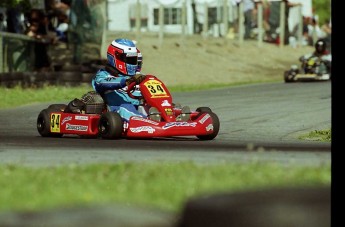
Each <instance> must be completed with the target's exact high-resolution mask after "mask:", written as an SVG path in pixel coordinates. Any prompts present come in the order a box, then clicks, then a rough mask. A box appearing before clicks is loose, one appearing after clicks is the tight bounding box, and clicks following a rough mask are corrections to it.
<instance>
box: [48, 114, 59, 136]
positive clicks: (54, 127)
mask: <svg viewBox="0 0 345 227" xmlns="http://www.w3.org/2000/svg"><path fill="white" fill-rule="evenodd" d="M60 121H61V114H54V113H53V114H51V115H50V131H51V132H60Z"/></svg>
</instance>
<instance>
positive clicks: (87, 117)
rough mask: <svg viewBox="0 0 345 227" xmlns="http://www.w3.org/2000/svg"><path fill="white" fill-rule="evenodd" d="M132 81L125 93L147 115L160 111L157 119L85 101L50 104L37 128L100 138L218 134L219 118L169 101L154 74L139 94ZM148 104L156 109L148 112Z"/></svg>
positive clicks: (56, 134) (54, 133)
mask: <svg viewBox="0 0 345 227" xmlns="http://www.w3.org/2000/svg"><path fill="white" fill-rule="evenodd" d="M135 85H136V84H135V83H131V84H130V85H129V86H128V89H127V93H128V94H129V95H130V96H131V97H132V98H137V99H140V102H141V104H140V105H139V108H138V110H139V111H140V112H142V113H144V114H147V115H148V116H149V115H150V114H151V115H152V114H154V115H159V118H160V119H157V120H153V119H155V118H148V117H147V118H143V117H135V116H133V117H131V118H130V120H129V122H126V121H123V120H122V118H121V116H120V115H119V114H118V113H116V112H109V111H107V108H106V105H105V104H104V103H86V104H85V105H84V106H83V107H82V108H81V109H80V111H71V108H69V105H65V104H52V105H50V106H48V108H46V109H43V110H42V111H41V112H40V113H39V115H38V117H37V130H38V132H39V134H40V135H41V136H43V137H62V136H63V135H64V134H72V135H79V136H87V137H98V136H100V137H101V138H103V139H119V138H154V137H175V136H196V137H197V138H199V139H200V140H212V139H214V138H215V137H216V136H217V135H218V132H219V128H220V122H219V118H218V116H217V115H216V114H215V113H214V112H213V111H212V110H211V109H210V108H209V107H199V108H197V109H196V110H195V111H190V110H189V109H188V108H187V110H188V112H186V108H181V106H180V105H176V104H174V103H173V102H172V101H173V100H172V96H171V94H170V92H169V90H168V89H167V88H166V86H165V85H164V83H163V82H162V81H161V80H159V79H158V78H156V77H155V76H153V75H147V76H146V78H145V80H144V81H142V82H141V84H140V86H139V89H140V91H141V94H142V96H141V97H137V96H134V95H133V92H134V90H135V89H136V87H137V86H135ZM71 103H73V101H72V102H71ZM150 107H155V108H156V110H157V111H158V112H156V113H149V108H150Z"/></svg>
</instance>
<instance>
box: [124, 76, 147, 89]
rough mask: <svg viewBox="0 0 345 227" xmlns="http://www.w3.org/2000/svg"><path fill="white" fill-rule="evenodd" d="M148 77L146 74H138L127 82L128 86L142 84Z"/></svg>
mask: <svg viewBox="0 0 345 227" xmlns="http://www.w3.org/2000/svg"><path fill="white" fill-rule="evenodd" d="M145 78H146V76H145V75H144V74H136V75H135V76H132V77H131V78H129V79H127V80H126V85H127V86H128V85H130V84H131V83H133V82H135V84H140V83H141V82H142V81H143V80H145Z"/></svg>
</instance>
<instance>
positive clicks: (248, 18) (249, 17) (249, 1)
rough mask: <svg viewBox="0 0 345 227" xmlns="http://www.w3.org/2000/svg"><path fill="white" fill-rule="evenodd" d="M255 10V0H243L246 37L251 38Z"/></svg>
mask: <svg viewBox="0 0 345 227" xmlns="http://www.w3.org/2000/svg"><path fill="white" fill-rule="evenodd" d="M254 10H255V2H254V0H243V13H244V39H250V38H251V32H252V25H253V14H254Z"/></svg>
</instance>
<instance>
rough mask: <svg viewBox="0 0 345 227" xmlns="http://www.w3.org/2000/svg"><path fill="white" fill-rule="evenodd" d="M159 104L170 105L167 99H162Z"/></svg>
mask: <svg viewBox="0 0 345 227" xmlns="http://www.w3.org/2000/svg"><path fill="white" fill-rule="evenodd" d="M161 106H171V104H170V103H169V102H168V100H166V99H165V100H163V102H162V104H161Z"/></svg>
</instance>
